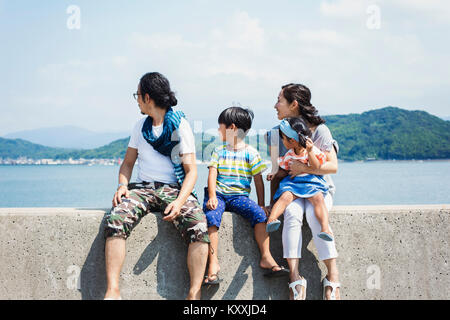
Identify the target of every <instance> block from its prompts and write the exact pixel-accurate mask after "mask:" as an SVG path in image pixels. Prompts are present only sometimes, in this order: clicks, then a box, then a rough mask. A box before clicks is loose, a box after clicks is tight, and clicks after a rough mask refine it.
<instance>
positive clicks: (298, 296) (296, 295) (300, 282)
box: [289, 278, 306, 300]
mask: <svg viewBox="0 0 450 320" xmlns="http://www.w3.org/2000/svg"><path fill="white" fill-rule="evenodd" d="M297 285H300V286H302V287H304V289H303V290H304V292H305V294H304V296H303V298H302V297H301V291H300V292H298V291H297V289H296V288H295V286H297ZM289 289H291V290H292V292H293V293H294V300H306V279H305V278H302V279H300V280H297V281H294V282H292V283H289Z"/></svg>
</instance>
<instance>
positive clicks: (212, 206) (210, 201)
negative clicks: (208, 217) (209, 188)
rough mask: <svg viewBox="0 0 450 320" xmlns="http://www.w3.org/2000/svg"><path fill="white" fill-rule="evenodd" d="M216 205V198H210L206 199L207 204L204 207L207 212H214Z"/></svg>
mask: <svg viewBox="0 0 450 320" xmlns="http://www.w3.org/2000/svg"><path fill="white" fill-rule="evenodd" d="M218 204H219V201H218V200H217V197H212V198H209V199H208V202H207V203H206V207H207V208H208V209H209V210H216V209H217V205H218Z"/></svg>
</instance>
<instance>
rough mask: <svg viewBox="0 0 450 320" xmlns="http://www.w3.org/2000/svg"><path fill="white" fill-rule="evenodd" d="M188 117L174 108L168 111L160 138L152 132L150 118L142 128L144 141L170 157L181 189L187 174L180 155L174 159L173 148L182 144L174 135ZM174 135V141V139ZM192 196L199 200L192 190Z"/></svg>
mask: <svg viewBox="0 0 450 320" xmlns="http://www.w3.org/2000/svg"><path fill="white" fill-rule="evenodd" d="M185 117H186V116H185V115H184V113H183V112H182V111H174V110H173V109H172V108H170V109H169V110H167V112H166V114H165V116H164V124H163V132H162V133H161V135H160V136H159V137H155V135H154V134H153V131H152V126H153V119H152V117H150V116H148V117H147V119H145V122H144V125H143V126H142V135H143V136H144V139H145V140H146V141H147V142H148V143H149V144H150V145H151V146H152V147H153V148H154V149H155V150H156V151H158V152H159V153H161V154H162V155H164V156H168V157H170V159H171V160H172V163H173V166H174V168H175V176H176V177H177V180H178V183H179V184H180V188H181V186H182V185H183V181H184V178H185V177H186V173H185V171H184V167H183V164H182V163H181V159H180V157H179V155H178V154H176V155H174V157H172V150H173V148H174V147H175V146H176V145H177V144H178V143H180V139H179V136H178V135H177V136H176V135H173V132H174V131H175V130H178V128H179V127H180V123H181V119H182V118H185ZM172 135H173V139H172ZM192 194H193V195H194V196H195V197H196V198H197V194H196V192H195V190H192Z"/></svg>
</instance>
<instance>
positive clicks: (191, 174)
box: [163, 153, 197, 221]
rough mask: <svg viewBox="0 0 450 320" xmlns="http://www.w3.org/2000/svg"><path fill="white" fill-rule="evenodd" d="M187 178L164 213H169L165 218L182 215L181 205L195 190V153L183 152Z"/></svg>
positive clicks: (171, 218) (167, 219)
mask: <svg viewBox="0 0 450 320" xmlns="http://www.w3.org/2000/svg"><path fill="white" fill-rule="evenodd" d="M181 159H182V163H183V168H184V172H185V174H186V175H185V178H184V181H183V185H182V186H181V190H180V193H179V194H178V197H177V198H176V199H175V201H173V202H171V203H170V204H169V205H168V206H167V208H166V210H164V214H167V215H166V216H165V217H164V218H163V220H165V221H172V220H174V219H175V218H176V217H178V216H179V215H180V211H181V207H182V206H183V205H184V204H185V203H186V200H187V199H188V198H189V196H190V195H191V193H192V190H194V186H195V182H196V181H197V164H196V162H195V153H187V154H183V155H182V157H181Z"/></svg>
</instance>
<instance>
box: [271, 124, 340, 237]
mask: <svg viewBox="0 0 450 320" xmlns="http://www.w3.org/2000/svg"><path fill="white" fill-rule="evenodd" d="M310 136H311V130H310V129H309V128H308V126H307V125H306V123H305V122H304V121H303V120H302V119H301V118H286V119H284V120H283V121H281V124H280V137H281V138H282V140H283V144H284V146H285V147H286V148H287V149H289V151H288V152H287V153H286V154H285V155H284V157H280V158H279V165H280V169H279V170H278V172H277V173H276V176H277V177H279V178H280V179H281V178H284V179H283V180H282V181H281V183H280V187H279V188H278V190H277V192H276V193H275V195H274V200H276V199H278V200H277V201H276V203H275V204H274V205H273V208H272V211H271V213H270V216H269V218H268V220H267V227H266V229H267V232H273V231H275V230H277V229H278V227H279V226H280V224H281V222H280V221H279V220H278V217H279V216H281V215H282V214H283V212H284V210H285V209H286V207H287V206H288V205H289V204H290V203H291V202H292V201H294V200H296V199H298V198H306V199H308V200H309V201H310V202H311V204H312V205H313V206H314V212H315V215H316V217H317V220H319V223H320V226H321V232H320V233H319V234H318V237H320V238H321V239H323V240H326V241H333V235H332V233H331V231H330V229H329V226H328V210H327V207H326V206H325V202H324V195H326V193H327V192H328V186H327V183H326V182H325V179H324V178H323V177H322V176H318V175H312V174H302V175H298V176H296V177H293V178H291V177H290V176H288V172H289V170H290V164H291V163H292V161H294V160H299V161H301V162H303V163H305V164H308V165H309V166H311V167H312V168H313V169H317V168H319V167H320V166H321V165H322V164H323V163H324V162H325V160H326V157H325V154H324V153H323V152H321V151H320V150H319V149H318V148H316V147H315V146H314V144H313V142H312V140H311V139H310V138H309V137H310ZM273 177H274V175H273V174H269V175H268V176H267V180H272V179H273Z"/></svg>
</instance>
